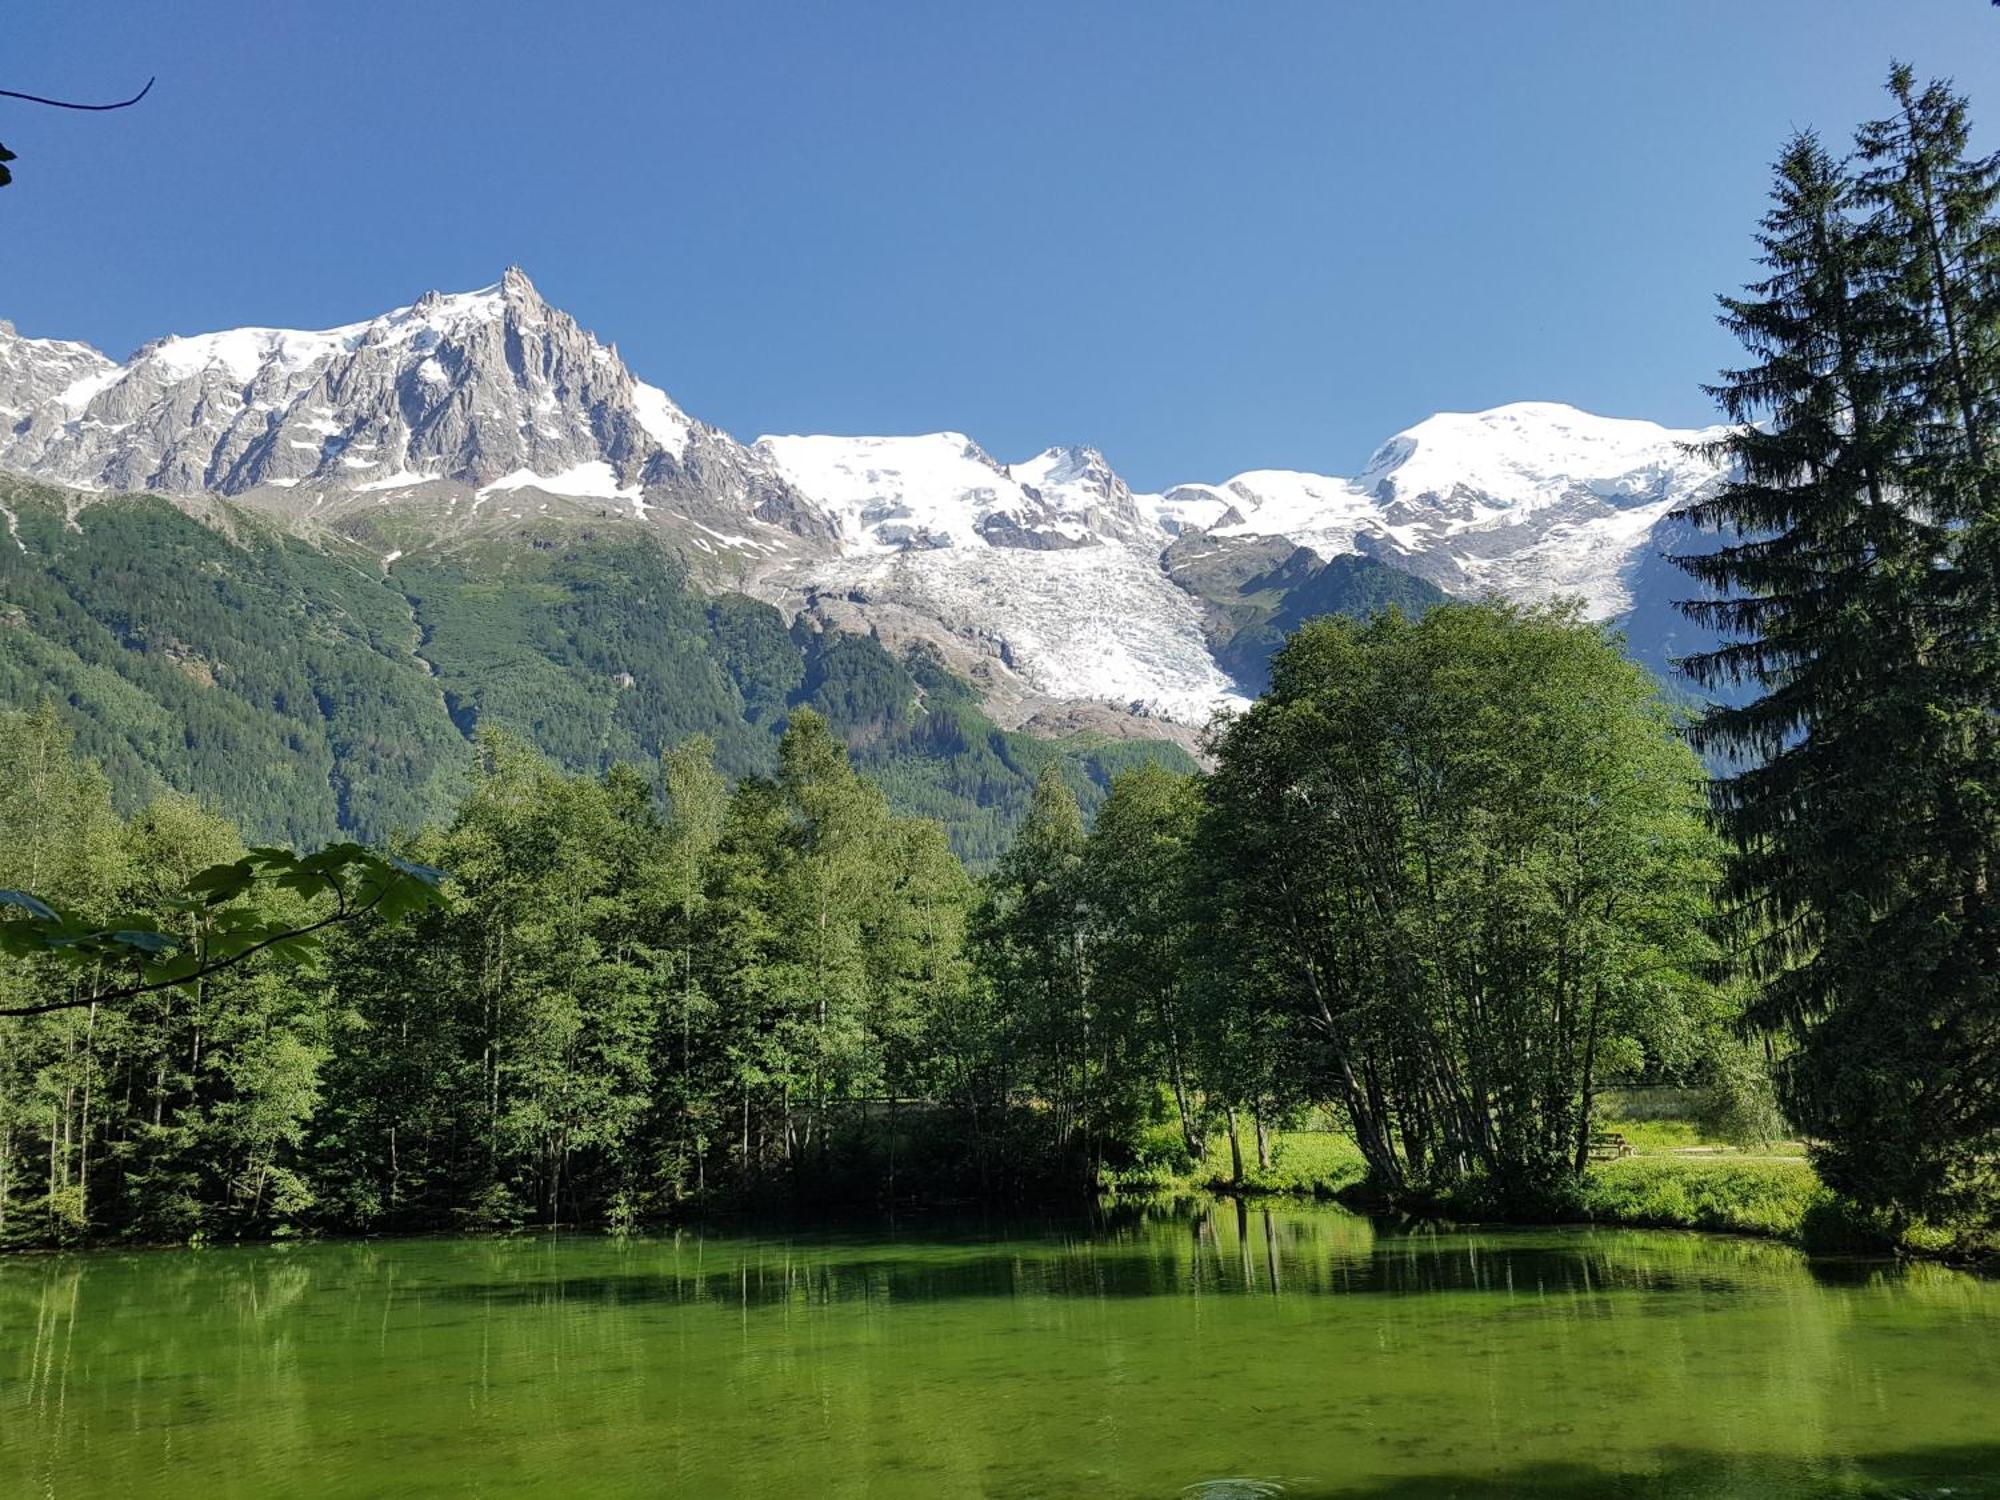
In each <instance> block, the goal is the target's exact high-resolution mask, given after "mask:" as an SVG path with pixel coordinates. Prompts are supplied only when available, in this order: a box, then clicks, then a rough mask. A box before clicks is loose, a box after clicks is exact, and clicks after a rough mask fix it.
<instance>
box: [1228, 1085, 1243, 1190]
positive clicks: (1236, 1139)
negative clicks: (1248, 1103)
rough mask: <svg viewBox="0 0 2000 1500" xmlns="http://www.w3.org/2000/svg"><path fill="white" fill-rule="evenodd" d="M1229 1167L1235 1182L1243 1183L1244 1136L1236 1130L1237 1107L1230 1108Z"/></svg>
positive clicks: (1231, 1106)
mask: <svg viewBox="0 0 2000 1500" xmlns="http://www.w3.org/2000/svg"><path fill="white" fill-rule="evenodd" d="M1229 1167H1230V1170H1231V1171H1232V1172H1233V1173H1234V1174H1235V1176H1234V1178H1233V1179H1232V1180H1233V1181H1235V1182H1238V1183H1240V1182H1242V1181H1243V1136H1242V1133H1241V1132H1240V1131H1239V1130H1238V1129H1237V1128H1236V1106H1235V1105H1233V1104H1232V1105H1230V1106H1229Z"/></svg>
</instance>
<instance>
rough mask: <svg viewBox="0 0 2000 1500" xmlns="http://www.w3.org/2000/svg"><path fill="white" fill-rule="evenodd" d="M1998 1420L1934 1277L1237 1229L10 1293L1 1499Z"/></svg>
mask: <svg viewBox="0 0 2000 1500" xmlns="http://www.w3.org/2000/svg"><path fill="white" fill-rule="evenodd" d="M1996 1390H2000V1287H1996V1286H1995V1284H1993V1283H1989V1282H1980V1281H1977V1280H1974V1279H1972V1278H1969V1277H1965V1276H1962V1275H1959V1274H1957V1273H1953V1272H1950V1271H1948V1270H1944V1269H1941V1268H1937V1267H1908V1268H1905V1267H1899V1266H1895V1265H1893V1264H1884V1263H1858V1262H1849V1263H1843V1264H1841V1265H1840V1266H1839V1267H1838V1268H1836V1269H1831V1270H1830V1269H1829V1268H1827V1267H1820V1268H1818V1269H1817V1270H1816V1269H1815V1268H1814V1267H1813V1266H1812V1265H1810V1264H1809V1263H1808V1262H1807V1261H1806V1260H1805V1258H1804V1257H1802V1256H1800V1255H1798V1254H1797V1253H1795V1252H1793V1251H1790V1250H1788V1249H1785V1248H1784V1247H1781V1246H1776V1245H1770V1244H1763V1243H1759V1242H1755V1241H1749V1240H1730V1239H1721V1238H1705V1237H1702V1236H1697V1235H1675V1234H1650V1233H1638V1232H1630V1233H1620V1232H1573V1231H1547V1230H1545V1231H1521V1232H1503V1233H1484V1232H1465V1231H1450V1230H1430V1231H1411V1230H1409V1229H1408V1228H1407V1227H1396V1226H1389V1225H1378V1224H1373V1223H1371V1222H1370V1221H1368V1220H1366V1219H1363V1218H1357V1217H1355V1216H1353V1215H1349V1214H1345V1213H1341V1212H1338V1211H1332V1210H1311V1209H1298V1208H1290V1207H1273V1206H1269V1205H1265V1204H1260V1203H1245V1202H1224V1203H1204V1204H1199V1205H1195V1204H1182V1205H1144V1206H1131V1205H1126V1206H1121V1207H1120V1208H1119V1209H1118V1210H1116V1211H1115V1212H1112V1213H1108V1214H1103V1215H1099V1216H1097V1217H1095V1218H1092V1219H1089V1220H1078V1221H1055V1222H1037V1223H1009V1224H993V1223H976V1224H953V1223H943V1222H929V1223H921V1224H914V1225H912V1224H899V1225H895V1226H881V1227H877V1228H874V1229H872V1230H871V1229H866V1228H855V1229H851V1230H849V1231H847V1232H842V1233H803V1232H799V1233H765V1234H744V1233H723V1232H718V1231H715V1230H709V1231H698V1230H687V1231H683V1232H681V1233H679V1234H672V1235H662V1236H659V1237H655V1238H641V1239H631V1240H624V1241H617V1240H610V1239H607V1238H603V1237H598V1236H584V1235H576V1236H524V1237H520V1238H514V1239H496V1240H430V1241H424V1240H416V1241H399V1242H381V1243H344V1244H323V1245H298V1246H287V1247H262V1248H244V1249H218V1250H211V1251H205V1252H200V1253H193V1252H159V1253H147V1254H92V1255H80V1256H45V1257H27V1258H20V1259H15V1260H12V1261H8V1262H5V1263H0V1493H8V1492H19V1493H28V1492H33V1493H36V1494H41V1495H56V1496H62V1495H97V1494H123V1493H136V1492H141V1491H144V1492H147V1493H190V1494H192V1493H196V1492H200V1493H202V1494H203V1495H204V1496H206V1497H211V1500H212V1497H216V1496H227V1495H235V1494H264V1493H272V1492H274V1491H277V1490H283V1489H287V1488H296V1487H297V1483H298V1479H299V1476H301V1475H307V1474H309V1475H313V1476H329V1477H331V1478H332V1479H333V1480H335V1481H337V1482H334V1483H330V1484H315V1485H310V1486H308V1488H311V1489H315V1490H323V1489H328V1488H332V1489H343V1488H344V1489H348V1490H351V1491H354V1492H358V1493H383V1492H395V1493H399V1494H422V1493H437V1494H465V1493H478V1492H491V1491H494V1490H496V1489H508V1490H532V1489H537V1488H555V1489H563V1488H574V1487H575V1484H576V1480H577V1476H579V1475H583V1476H588V1478H589V1481H590V1482H589V1484H588V1485H586V1486H585V1487H586V1488H589V1489H593V1490H597V1491H601V1492H605V1493H620V1492H631V1493H657V1492H659V1491H660V1490H662V1489H679V1490H685V1491H686V1492H689V1493H719V1494H729V1493H771V1494H780V1493H796V1492H800V1491H802V1490H809V1491H811V1492H813V1493H816V1494H833V1495H840V1494H856V1495H860V1494H866V1495H869V1496H885V1495H886V1496H900V1495H950V1494H985V1493H996V1494H997V1493H1009V1494H1041V1495H1051V1496H1059V1495H1070V1494H1076V1495H1085V1494H1090V1495H1103V1494H1113V1495H1127V1494H1130V1495H1141V1494H1157V1495H1175V1494H1188V1495H1201V1496H1204V1497H1209V1500H1224V1497H1233V1496H1256V1495H1274V1494H1279V1493H1283V1494H1286V1495H1289V1496H1300V1495H1335V1494H1340V1495H1373V1496H1382V1497H1392V1496H1406V1495H1408V1496H1414V1495H1419V1494H1423V1495H1430V1494H1459V1495H1489V1494H1491V1495H1498V1494H1516V1493H1519V1494H1548V1495H1557V1496H1581V1495H1585V1494H1657V1495H1709V1494H1716V1495H1721V1494H1771V1495H1778V1496H1791V1495H1807V1494H1821V1493H1847V1492H1858V1493H1866V1492H1868V1488H1869V1487H1870V1486H1874V1485H1877V1484H1884V1485H1891V1486H1902V1488H1901V1489H1900V1490H1899V1491H1898V1492H1900V1493H1905V1494H1917V1493H1936V1492H1938V1490H1939V1489H1940V1488H1942V1487H1944V1486H1946V1485H1951V1486H1955V1487H1956V1488H1957V1492H1958V1493H1959V1494H1961V1495H1964V1494H1977V1493H1981V1492H1982V1491H1981V1489H1980V1486H1981V1485H1983V1484H1985V1482H1986V1480H1985V1478H1984V1476H1987V1475H1990V1474H1991V1473H1992V1472H1993V1471H1994V1470H1995V1469H2000V1454H1996V1452H1995V1445H1996V1444H2000V1423H1996V1416H1995V1402H1994V1396H1993V1393H1994V1392H1995V1391H1996ZM828 1476H832V1477H828ZM1939 1476H1942V1477H1941V1478H1940V1477H1939ZM1593 1485H1595V1486H1596V1488H1592V1487H1591V1486H1593ZM1731 1486H1734V1488H1731ZM1924 1486H1929V1487H1930V1488H1929V1490H1928V1491H1927V1490H1925V1488H1924Z"/></svg>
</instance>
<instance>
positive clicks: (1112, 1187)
mask: <svg viewBox="0 0 2000 1500" xmlns="http://www.w3.org/2000/svg"><path fill="white" fill-rule="evenodd" d="M1243 1147H1244V1160H1243V1176H1242V1177H1241V1179H1239V1178H1238V1177H1237V1176H1236V1173H1235V1170H1234V1167H1233V1165H1232V1163H1231V1161H1230V1156H1229V1139H1228V1137H1227V1136H1224V1135H1219V1134H1218V1135H1217V1136H1215V1137H1214V1138H1212V1139H1211V1140H1210V1142H1209V1146H1208V1154H1207V1156H1206V1157H1204V1158H1203V1159H1202V1160H1201V1161H1196V1160H1195V1159H1194V1158H1193V1157H1192V1156H1190V1155H1189V1153H1188V1150H1187V1146H1186V1145H1185V1143H1183V1142H1182V1140H1181V1138H1180V1132H1179V1131H1178V1130H1177V1129H1174V1128H1173V1127H1171V1126H1159V1127H1156V1128H1154V1129H1152V1130H1149V1131H1147V1132H1146V1133H1145V1135H1144V1136H1143V1137H1142V1138H1141V1139H1140V1141H1139V1142H1138V1144H1137V1146H1136V1148H1135V1151H1134V1159H1133V1161H1132V1163H1131V1164H1130V1165H1128V1166H1124V1167H1120V1168H1117V1169H1115V1170H1107V1171H1106V1172H1104V1173H1103V1174H1102V1176H1101V1178H1100V1186H1102V1187H1103V1188H1104V1190H1105V1191H1107V1192H1112V1193H1177V1192H1209V1193H1274V1194H1293V1195H1296V1196H1300V1197H1317V1198H1331V1197H1334V1196H1335V1195H1336V1194H1339V1193H1341V1192H1343V1191H1345V1190H1347V1189H1349V1188H1352V1187H1354V1186H1355V1185H1356V1184H1357V1183H1359V1182H1360V1181H1361V1179H1362V1177H1363V1176H1364V1175H1365V1173H1366V1171H1367V1164H1366V1163H1365V1162H1363V1161H1362V1159H1361V1151H1360V1148H1359V1147H1357V1146H1356V1145H1355V1144H1354V1142H1353V1141H1352V1140H1350V1139H1348V1137H1346V1136H1345V1135H1341V1134H1339V1133H1337V1132H1334V1131H1326V1130H1279V1131H1273V1132H1272V1134H1271V1165H1270V1166H1269V1167H1259V1166H1258V1165H1257V1157H1256V1140H1255V1137H1254V1136H1251V1135H1250V1134H1249V1132H1248V1131H1247V1130H1246V1131H1245V1139H1244V1142H1243Z"/></svg>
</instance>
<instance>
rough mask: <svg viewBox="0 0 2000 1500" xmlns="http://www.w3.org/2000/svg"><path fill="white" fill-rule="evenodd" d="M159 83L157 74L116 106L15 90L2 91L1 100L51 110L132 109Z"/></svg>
mask: <svg viewBox="0 0 2000 1500" xmlns="http://www.w3.org/2000/svg"><path fill="white" fill-rule="evenodd" d="M158 81H159V75H158V74H155V75H154V76H153V77H151V78H148V79H147V80H146V86H145V87H144V88H142V89H140V90H139V92H138V93H136V94H134V95H133V96H132V97H131V98H130V99H120V100H119V101H118V102H117V103H116V104H73V103H71V102H70V101H69V100H67V99H44V98H43V97H42V96H41V95H40V94H23V93H20V92H17V91H16V90H14V89H0V99H25V100H27V101H28V103H30V104H46V105H48V106H49V108H51V109H87V110H105V109H130V108H131V107H132V106H133V105H135V104H137V103H138V102H139V101H140V100H141V99H143V98H145V97H146V95H148V94H150V93H151V92H152V91H153V85H154V84H155V83H156V82H158Z"/></svg>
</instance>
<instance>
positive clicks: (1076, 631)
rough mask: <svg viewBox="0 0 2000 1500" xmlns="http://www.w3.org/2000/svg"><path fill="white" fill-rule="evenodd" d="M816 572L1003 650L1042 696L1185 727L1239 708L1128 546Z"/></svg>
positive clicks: (1159, 578) (1187, 605) (1154, 576)
mask: <svg viewBox="0 0 2000 1500" xmlns="http://www.w3.org/2000/svg"><path fill="white" fill-rule="evenodd" d="M823 573H824V575H825V577H826V582H827V584H828V585H830V586H834V587H839V588H843V589H856V590H859V591H861V592H862V593H864V594H865V595H866V596H867V597H869V598H870V599H879V600H881V601H883V602H892V603H897V604H901V605H904V606H906V607H908V608H911V609H914V610H917V611H920V612H922V613H924V614H928V615H930V616H932V617H933V618H935V619H937V620H939V621H940V622H941V623H942V624H944V625H945V626H946V627H947V628H948V629H950V630H952V631H954V632H956V633H959V634H962V635H967V636H972V637H975V638H979V639H983V640H998V641H1002V642H1004V643H1005V646H1006V656H1007V659H1008V660H1009V661H1010V662H1011V663H1012V665H1013V667H1014V669H1015V670H1016V671H1017V672H1018V673H1020V675H1021V676H1022V677H1023V678H1025V679H1026V680H1027V681H1028V682H1029V683H1030V684H1032V685H1033V686H1034V687H1035V688H1036V689H1037V690H1038V691H1039V692H1042V693H1045V694H1047V695H1048V696H1050V697H1053V698H1081V699H1091V700H1096V701H1099V702H1109V703H1116V704H1121V705H1125V706H1130V707H1134V708H1138V709H1140V710H1141V711H1144V712H1148V713H1153V714H1158V715H1162V716H1165V717H1170V718H1174V719H1178V720H1182V721H1184V722H1188V723H1200V722H1202V721H1203V720H1204V719H1206V718H1207V717H1208V715H1209V713H1210V712H1211V711H1212V710H1213V709H1215V708H1216V707H1218V706H1228V707H1235V706H1240V704H1241V701H1242V700H1241V699H1240V698H1238V697H1237V696H1236V695H1235V692H1234V687H1233V685H1232V684H1231V683H1230V681H1229V679H1228V678H1226V677H1225V676H1224V675H1223V674H1222V672H1221V671H1219V670H1218V669H1217V668H1216V666H1215V662H1214V660H1213V658H1212V657H1210V655H1209V653H1208V648H1207V644H1206V641H1205V638H1204V636H1203V634H1202V625H1201V609H1200V606H1199V604H1198V603H1197V602H1196V601H1195V599H1194V597H1193V596H1192V595H1190V594H1188V593H1187V592H1186V591H1185V590H1183V589H1181V588H1180V587H1178V586H1177V585H1176V584H1174V583H1173V582H1172V581H1171V580H1170V579H1169V578H1167V576H1166V575H1165V573H1163V572H1162V571H1161V569H1160V566H1159V562H1158V559H1157V558H1155V557H1149V556H1147V555H1146V554H1145V553H1143V552H1141V551H1139V550H1137V549H1128V548H1124V547H1090V548H1078V549H1076V550H1073V551H1056V552H1037V551H1027V550H1021V549H1016V548H1007V547H987V548H981V549H977V550H975V549H971V548H966V549H963V550H961V549H956V548H938V549H929V550H917V549H912V550H910V551H907V552H902V553H898V554H896V555H894V556H890V557H879V556H878V557H868V556H855V557H851V558H847V559H844V560H842V561H840V562H838V563H835V564H832V565H831V566H830V567H829V568H827V569H825V570H823Z"/></svg>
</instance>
